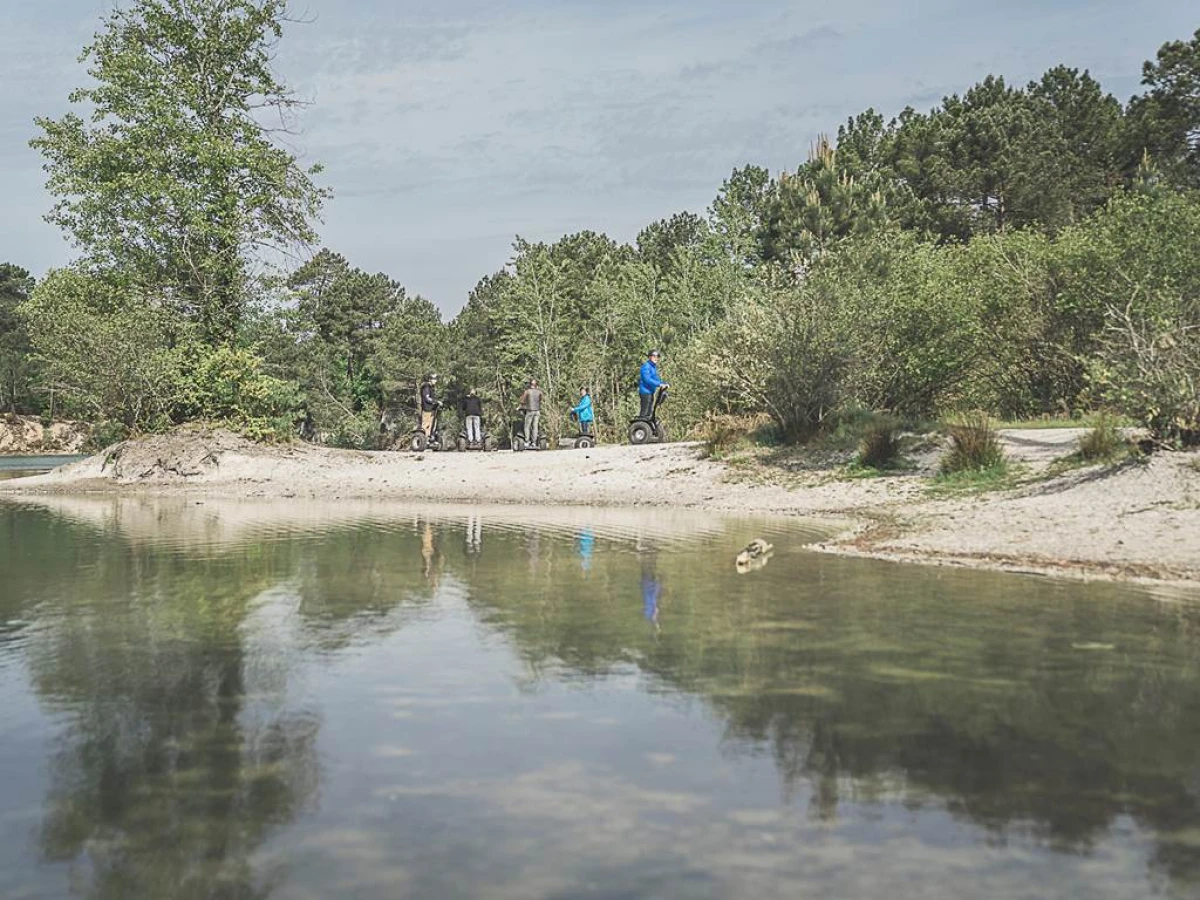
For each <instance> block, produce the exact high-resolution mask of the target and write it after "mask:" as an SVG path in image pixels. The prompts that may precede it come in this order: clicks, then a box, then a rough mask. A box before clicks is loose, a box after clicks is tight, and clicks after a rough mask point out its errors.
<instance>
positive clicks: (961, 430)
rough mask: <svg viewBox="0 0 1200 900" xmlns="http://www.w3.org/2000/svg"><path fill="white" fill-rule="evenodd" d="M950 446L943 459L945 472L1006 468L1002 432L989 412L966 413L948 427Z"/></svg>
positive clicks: (986, 471) (993, 472) (949, 473)
mask: <svg viewBox="0 0 1200 900" xmlns="http://www.w3.org/2000/svg"><path fill="white" fill-rule="evenodd" d="M948 431H949V432H950V450H949V451H948V452H947V453H946V455H945V457H943V459H942V464H941V472H942V474H943V475H956V474H959V473H989V474H993V475H998V474H1001V473H1003V472H1004V470H1005V467H1006V462H1005V458H1004V449H1003V448H1002V447H1001V446H1000V436H999V435H998V434H997V433H996V431H995V429H994V428H992V423H991V421H990V420H989V419H988V418H987V416H985V415H982V414H979V413H975V414H968V415H964V416H962V417H961V418H960V419H959V420H958V421H957V422H955V423H953V424H951V425H950V426H949V427H948Z"/></svg>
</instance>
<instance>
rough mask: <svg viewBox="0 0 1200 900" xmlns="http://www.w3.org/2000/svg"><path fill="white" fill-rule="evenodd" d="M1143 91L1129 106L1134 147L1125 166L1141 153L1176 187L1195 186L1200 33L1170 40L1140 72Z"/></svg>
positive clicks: (1198, 174)
mask: <svg viewBox="0 0 1200 900" xmlns="http://www.w3.org/2000/svg"><path fill="white" fill-rule="evenodd" d="M1142 84H1144V85H1146V87H1147V88H1149V90H1148V91H1147V92H1146V93H1145V94H1144V95H1143V96H1141V97H1135V98H1133V100H1131V101H1130V105H1129V114H1130V118H1131V119H1132V120H1133V130H1134V142H1135V146H1134V148H1133V153H1132V154H1131V159H1130V163H1131V164H1132V165H1136V164H1137V163H1138V162H1140V160H1141V156H1142V153H1143V151H1144V152H1149V153H1150V154H1151V155H1152V156H1153V157H1155V159H1156V160H1157V162H1158V164H1159V165H1160V166H1162V167H1164V168H1165V169H1167V170H1168V171H1169V172H1170V173H1171V174H1172V176H1173V177H1174V179H1175V180H1176V182H1177V183H1179V184H1182V185H1185V186H1188V187H1193V188H1196V187H1200V29H1197V31H1196V33H1195V35H1194V36H1193V38H1192V39H1191V40H1190V41H1170V42H1168V43H1166V44H1163V46H1162V47H1161V48H1160V49H1159V51H1158V55H1157V57H1156V58H1155V60H1154V61H1152V62H1147V63H1146V64H1145V66H1144V67H1143V68H1142Z"/></svg>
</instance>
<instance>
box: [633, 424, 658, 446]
mask: <svg viewBox="0 0 1200 900" xmlns="http://www.w3.org/2000/svg"><path fill="white" fill-rule="evenodd" d="M653 440H654V429H653V428H652V427H651V425H650V423H649V422H647V421H646V420H645V419H635V420H634V421H633V422H632V423H630V425H629V443H631V444H635V445H636V444H649V443H650V442H651V441H653Z"/></svg>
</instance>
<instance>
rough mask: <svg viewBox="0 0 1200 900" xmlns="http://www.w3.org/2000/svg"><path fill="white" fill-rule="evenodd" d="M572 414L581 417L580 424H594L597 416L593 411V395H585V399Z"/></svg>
mask: <svg viewBox="0 0 1200 900" xmlns="http://www.w3.org/2000/svg"><path fill="white" fill-rule="evenodd" d="M571 412H573V413H575V415H577V416H579V421H580V422H594V421H595V420H596V414H595V413H594V412H593V411H592V395H591V394H584V395H583V399H582V400H580V401H579V405H578V406H576V407H575V408H574V409H572V410H571Z"/></svg>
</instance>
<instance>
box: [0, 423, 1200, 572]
mask: <svg viewBox="0 0 1200 900" xmlns="http://www.w3.org/2000/svg"><path fill="white" fill-rule="evenodd" d="M1004 437H1005V441H1006V444H1007V450H1008V452H1009V453H1010V455H1011V456H1013V457H1014V458H1016V459H1017V460H1019V461H1023V462H1024V463H1025V464H1027V465H1029V466H1030V467H1031V468H1033V469H1034V470H1036V469H1037V468H1038V467H1039V466H1041V467H1044V466H1045V465H1046V464H1047V463H1049V462H1050V461H1052V460H1053V459H1055V458H1056V457H1058V456H1062V455H1065V454H1067V453H1069V452H1071V450H1072V449H1073V446H1074V445H1073V438H1074V435H1072V434H1071V433H1068V432H1063V431H1026V432H1006V433H1005V435H1004ZM1198 458H1200V455H1198V454H1195V453H1191V454H1171V453H1164V454H1159V455H1156V456H1154V457H1153V458H1152V459H1151V460H1150V461H1149V462H1148V463H1144V464H1127V465H1124V466H1119V467H1116V468H1101V467H1091V468H1086V469H1076V470H1073V471H1071V472H1069V473H1067V474H1064V475H1060V476H1057V477H1053V478H1047V479H1045V480H1041V481H1037V482H1035V483H1033V484H1029V485H1026V486H1024V487H1022V488H1019V489H1016V490H1013V491H1006V492H995V493H989V494H985V495H981V496H975V497H969V498H953V499H937V498H932V497H930V496H929V494H928V491H927V482H926V480H925V479H924V478H922V477H920V476H919V475H902V476H896V477H888V478H876V479H866V480H853V481H847V480H843V479H839V478H837V477H835V474H834V473H832V472H811V473H806V474H803V475H799V476H791V477H789V479H788V484H787V485H786V486H784V485H781V484H778V483H770V482H763V481H762V479H758V480H756V481H755V482H753V483H752V482H751V481H749V480H746V479H741V480H738V479H735V478H732V477H731V472H730V470H729V469H728V468H727V467H726V466H725V465H724V464H722V463H720V462H714V461H710V460H705V459H702V458H700V453H699V450H698V448H697V447H696V446H695V445H691V444H668V445H662V446H650V447H630V446H601V447H597V448H594V449H591V450H586V451H584V450H564V451H558V452H552V453H520V454H515V453H508V452H504V451H501V452H497V453H488V454H483V453H467V454H462V453H444V454H436V453H426V454H422V455H415V454H408V453H363V452H355V451H346V450H331V449H328V448H323V447H314V446H309V445H299V444H297V445H285V446H279V447H269V446H261V445H257V444H253V443H251V442H249V441H246V440H244V439H243V438H240V437H238V436H236V435H233V434H229V433H227V432H208V431H204V430H200V429H190V430H183V431H179V432H175V433H172V434H169V435H156V436H152V437H147V438H143V439H140V440H137V441H129V442H126V443H124V444H119V445H117V446H116V447H113V448H109V450H107V451H105V452H104V453H102V454H98V455H97V456H94V457H91V458H89V459H86V460H83V461H81V462H78V463H75V464H73V465H69V466H66V467H64V468H62V469H59V470H57V471H55V472H52V473H50V474H47V475H42V476H37V477H34V478H26V479H19V480H15V481H8V482H2V483H0V498H2V497H4V496H5V495H13V496H14V497H21V498H24V499H26V500H36V498H37V497H38V496H39V495H41V496H43V497H44V496H45V495H47V494H58V495H62V494H84V493H88V494H95V493H112V492H118V493H121V494H141V495H160V494H166V495H175V496H179V495H183V496H190V495H194V496H204V497H228V498H241V499H253V498H270V499H272V500H280V499H303V498H308V499H320V500H339V499H340V500H349V499H352V498H353V499H369V500H377V501H392V502H410V503H411V502H418V501H419V502H425V503H427V502H435V503H486V504H531V505H564V504H572V505H590V506H608V507H645V506H654V507H671V508H677V509H694V510H710V511H712V512H721V513H733V514H766V515H781V516H807V517H815V518H821V519H825V520H828V521H831V522H834V523H838V524H837V526H836V528H837V531H838V535H837V537H835V538H834V539H832V540H828V541H826V542H824V543H821V544H817V545H814V549H819V550H823V551H826V552H835V553H845V554H852V555H862V556H870V557H875V558H884V559H894V560H899V561H915V562H923V563H934V564H941V565H964V566H975V567H981V568H995V569H1007V570H1016V571H1024V572H1037V573H1044V574H1055V575H1067V576H1074V577H1084V578H1105V579H1121V580H1137V581H1159V582H1161V581H1172V582H1183V583H1188V584H1196V585H1200V465H1197V463H1196V462H1195V461H1196V460H1197V459H1198Z"/></svg>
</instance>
